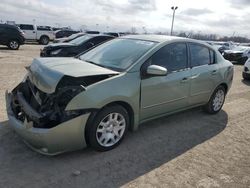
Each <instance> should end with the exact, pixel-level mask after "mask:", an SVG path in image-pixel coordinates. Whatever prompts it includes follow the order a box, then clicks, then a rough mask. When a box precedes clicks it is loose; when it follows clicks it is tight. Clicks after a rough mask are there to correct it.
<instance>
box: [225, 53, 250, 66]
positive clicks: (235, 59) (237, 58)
mask: <svg viewBox="0 0 250 188" xmlns="http://www.w3.org/2000/svg"><path fill="white" fill-rule="evenodd" d="M224 58H225V59H226V60H228V61H231V62H237V63H240V64H244V63H245V62H246V61H247V59H248V57H246V56H242V55H236V54H224Z"/></svg>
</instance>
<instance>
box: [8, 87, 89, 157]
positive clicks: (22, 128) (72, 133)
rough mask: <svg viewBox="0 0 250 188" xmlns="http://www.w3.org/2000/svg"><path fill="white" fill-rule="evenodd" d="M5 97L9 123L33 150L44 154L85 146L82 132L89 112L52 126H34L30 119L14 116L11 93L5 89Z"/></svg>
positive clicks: (55, 153) (53, 153)
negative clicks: (22, 119)
mask: <svg viewBox="0 0 250 188" xmlns="http://www.w3.org/2000/svg"><path fill="white" fill-rule="evenodd" d="M5 97H6V109H7V114H8V118H9V125H10V126H11V127H12V128H13V129H14V130H15V132H16V133H17V134H18V135H19V136H20V137H21V138H22V139H23V140H24V142H25V143H26V144H27V145H28V146H30V147H31V148H32V149H33V150H35V151H37V152H39V153H42V154H45V155H57V154H59V153H63V152H68V151H73V150H79V149H82V148H84V147H86V141H85V134H84V132H85V125H86V123H87V120H88V117H89V115H90V114H89V113H88V114H83V115H80V116H78V117H76V118H73V119H71V120H68V121H66V122H63V123H61V124H59V125H57V126H55V127H53V128H34V127H33V122H32V121H30V122H28V121H27V120H25V121H24V122H22V121H20V120H18V119H17V118H16V117H15V115H14V113H13V110H12V107H11V100H12V94H11V93H8V92H7V91H6V94H5Z"/></svg>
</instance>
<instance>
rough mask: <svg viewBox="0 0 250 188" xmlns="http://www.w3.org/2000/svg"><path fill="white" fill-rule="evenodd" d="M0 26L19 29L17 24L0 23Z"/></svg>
mask: <svg viewBox="0 0 250 188" xmlns="http://www.w3.org/2000/svg"><path fill="white" fill-rule="evenodd" d="M0 27H5V28H14V29H17V26H15V25H9V24H0Z"/></svg>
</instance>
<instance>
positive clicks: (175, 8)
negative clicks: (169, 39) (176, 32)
mask: <svg viewBox="0 0 250 188" xmlns="http://www.w3.org/2000/svg"><path fill="white" fill-rule="evenodd" d="M171 9H172V10H173V17H172V26H171V32H170V35H171V36H172V35H173V27H174V16H175V11H176V10H177V9H178V7H177V6H176V7H175V6H173V7H171Z"/></svg>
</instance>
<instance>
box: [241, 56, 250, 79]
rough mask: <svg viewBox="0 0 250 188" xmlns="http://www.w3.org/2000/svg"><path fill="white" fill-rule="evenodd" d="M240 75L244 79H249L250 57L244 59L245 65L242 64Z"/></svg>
mask: <svg viewBox="0 0 250 188" xmlns="http://www.w3.org/2000/svg"><path fill="white" fill-rule="evenodd" d="M242 77H243V78H244V79H245V80H250V58H248V60H247V61H246V63H245V65H244V69H243V73H242Z"/></svg>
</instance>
